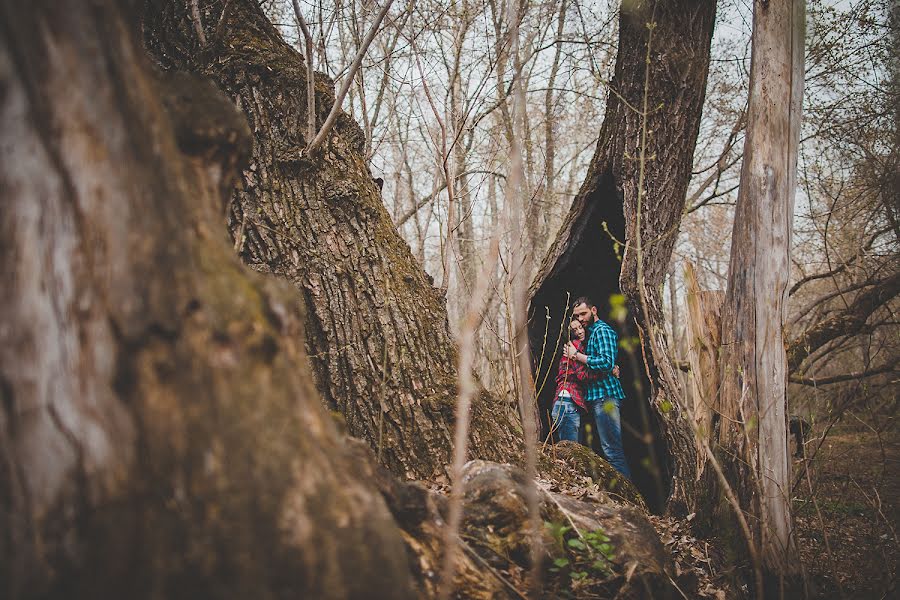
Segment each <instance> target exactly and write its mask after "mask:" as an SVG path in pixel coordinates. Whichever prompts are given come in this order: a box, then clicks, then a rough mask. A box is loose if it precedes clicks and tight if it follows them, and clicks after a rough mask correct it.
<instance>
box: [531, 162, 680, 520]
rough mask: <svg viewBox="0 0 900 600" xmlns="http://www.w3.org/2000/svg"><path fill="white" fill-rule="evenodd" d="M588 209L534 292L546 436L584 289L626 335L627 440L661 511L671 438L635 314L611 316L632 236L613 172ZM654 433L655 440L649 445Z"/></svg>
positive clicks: (535, 357) (639, 482) (636, 473)
mask: <svg viewBox="0 0 900 600" xmlns="http://www.w3.org/2000/svg"><path fill="white" fill-rule="evenodd" d="M581 208H582V210H581V211H580V212H579V214H578V216H577V217H576V218H575V219H574V220H573V221H572V226H571V230H570V233H569V238H568V243H567V244H566V246H565V250H563V251H562V253H561V255H560V257H559V258H558V260H557V261H556V263H555V264H554V265H552V266H551V267H549V269H545V270H542V273H541V275H539V277H538V279H537V280H536V284H535V286H534V287H533V288H532V290H531V294H530V298H531V303H530V306H529V324H528V328H529V329H528V335H529V342H530V344H531V352H532V365H533V368H534V373H535V377H536V385H537V386H538V398H537V401H538V410H539V412H540V414H541V429H542V439H546V438H547V436H548V435H549V433H550V418H549V414H550V410H551V409H552V407H553V401H554V392H555V377H556V372H557V369H558V367H559V360H560V358H561V356H562V347H563V344H564V343H565V342H566V340H567V339H568V338H567V335H568V334H567V327H568V323H569V319H570V317H571V314H572V305H573V304H574V301H575V299H576V298H578V297H579V296H587V297H589V298H591V300H593V302H594V303H595V304H596V305H597V312H598V314H599V316H600V318H601V319H603V320H604V321H606V322H607V323H609V324H610V325H611V326H612V327H613V328H614V329H616V331H617V333H618V334H619V342H620V344H619V345H620V347H619V355H618V359H617V363H618V365H619V369H620V371H621V373H620V379H621V382H622V387H623V389H624V390H625V396H626V399H625V401H624V402H622V406H621V416H622V444H623V446H624V449H625V456H626V458H627V459H628V464H629V466H630V467H631V470H632V477H633V482H634V484H635V486H637V488H638V490H640V492H641V494H642V495H643V496H644V499H645V500H646V502H647V505H648V506H649V507H650V508H651V510H653V511H655V512H660V511H662V509H663V507H664V504H665V501H666V498H667V496H668V481H669V477H668V476H667V469H666V467H665V465H666V464H667V463H668V462H669V461H668V460H667V457H666V445H665V442H664V440H663V439H662V436H661V435H660V430H659V425H658V423H657V421H656V419H655V418H654V417H653V411H652V410H651V409H650V406H649V398H650V396H649V392H650V381H649V379H648V378H647V374H646V371H645V369H644V363H643V358H642V356H641V354H640V344H639V342H637V341H636V337H637V331H636V329H635V325H634V320H633V319H632V318H630V317H626V318H625V319H624V321H622V320H621V317H619V319H618V320H617V319H616V318H615V317H614V316H613V315H612V309H613V306H612V304H611V299H612V298H613V297H614V296H616V295H619V294H621V291H620V288H619V272H620V269H621V265H622V262H621V257H622V252H623V247H622V244H623V241H624V238H625V219H624V216H623V212H622V199H621V195H619V194H617V193H616V191H615V186H614V184H613V181H612V178H611V177H609V176H607V177H603V178H601V179H600V180H599V181H598V183H597V185H596V187H595V188H594V191H593V193H591V194H589V195H588V196H587V197H586V198H585V201H584V202H583V203H581ZM537 282H539V283H537ZM584 422H588V423H590V424H591V425H592V426H593V418H592V417H591V418H587V419H582V428H584ZM591 437H592V439H593V441H594V443H593V447H594V450H595V451H597V452H598V453H600V454H602V452H601V451H600V448H599V444H598V443H597V436H596V435H594V436H591ZM647 440H652V441H651V442H650V443H649V444H648V443H647ZM654 466H655V467H656V468H654ZM658 473H659V475H658Z"/></svg>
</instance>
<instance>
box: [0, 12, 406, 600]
mask: <svg viewBox="0 0 900 600" xmlns="http://www.w3.org/2000/svg"><path fill="white" fill-rule="evenodd" d="M0 22H2V25H0V88H2V89H3V93H2V95H0V204H2V206H3V210H2V211H0V230H2V239H3V251H2V253H0V276H2V279H3V281H4V285H3V286H2V287H0V396H2V403H0V490H3V491H2V493H0V596H2V597H4V598H7V599H10V600H16V599H19V598H91V599H107V598H109V599H112V598H148V599H149V598H170V599H179V598H184V599H188V598H213V597H215V598H262V599H270V598H297V597H308V598H372V597H396V596H398V595H399V596H405V597H412V593H411V591H410V590H411V587H410V572H409V565H408V563H407V559H406V555H405V548H404V545H403V542H402V540H401V537H400V533H399V531H398V530H397V528H396V525H395V524H394V521H393V519H392V517H391V515H390V513H389V512H388V510H387V508H386V506H385V503H384V501H383V499H382V497H381V496H380V495H379V493H378V492H377V491H376V490H375V489H374V488H373V487H372V484H371V483H369V482H368V479H367V478H366V476H365V474H364V471H363V464H362V463H361V462H360V461H359V460H358V459H357V458H354V457H351V456H350V455H349V454H348V452H347V448H346V443H345V442H346V438H345V437H344V436H343V435H342V434H340V433H339V432H338V431H337V429H336V427H335V426H334V422H333V420H332V419H331V418H330V417H329V416H328V415H327V413H326V411H325V410H324V408H323V407H322V405H321V402H320V400H319V398H318V394H317V393H316V391H315V390H314V389H313V387H312V385H311V383H310V377H309V373H310V367H309V364H308V361H307V359H306V356H305V353H304V351H303V348H302V345H301V344H300V343H299V342H300V340H302V339H303V325H302V324H303V314H302V310H301V307H300V306H299V302H298V301H297V292H296V290H295V289H294V288H293V287H291V286H289V285H287V284H283V283H279V282H277V281H274V280H272V279H268V278H264V277H263V276H260V275H258V274H256V273H253V272H251V271H249V270H248V269H246V268H245V267H244V266H243V265H241V264H240V261H239V260H238V258H237V257H236V256H235V255H234V251H233V249H232V246H231V243H230V242H229V241H228V239H227V236H226V232H225V230H224V226H223V216H222V209H223V204H224V200H225V198H226V197H227V195H228V190H230V189H231V186H232V184H233V182H234V179H235V176H236V174H237V169H236V164H237V161H238V159H239V158H241V160H242V161H243V159H244V158H246V156H247V154H248V152H249V145H250V131H249V130H248V128H247V124H246V121H245V120H244V118H243V117H242V116H241V115H240V114H239V113H238V112H237V111H235V109H234V105H233V104H232V103H231V102H230V101H229V100H228V99H227V98H226V97H224V96H223V95H222V94H221V93H220V92H219V91H218V90H216V89H215V87H214V86H212V85H210V84H209V83H208V82H205V81H200V80H197V79H194V78H192V77H190V76H186V75H179V76H175V77H171V78H169V77H164V78H159V80H157V79H156V78H155V77H153V76H151V74H150V71H149V69H148V68H147V65H146V62H145V58H144V52H143V50H142V49H141V48H140V47H138V46H137V45H136V44H135V43H133V41H132V40H131V39H130V35H129V34H130V32H131V31H132V30H133V21H131V23H128V22H127V21H126V20H125V19H123V18H122V16H121V14H120V12H119V9H118V6H117V5H116V4H115V3H113V2H104V1H102V0H97V1H95V2H93V3H90V5H88V4H87V3H83V2H73V1H60V2H54V3H47V2H39V3H26V4H21V3H16V2H9V1H3V2H2V3H0ZM161 94H164V96H163V98H164V102H165V105H166V107H167V108H168V109H169V110H170V113H169V114H166V112H164V108H163V107H164V102H163V101H161V98H160V95H161ZM302 97H303V96H302V94H300V98H302ZM371 548H378V549H379V552H377V553H373V552H371Z"/></svg>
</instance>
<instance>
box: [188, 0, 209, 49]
mask: <svg viewBox="0 0 900 600" xmlns="http://www.w3.org/2000/svg"><path fill="white" fill-rule="evenodd" d="M191 21H193V22H194V31H196V32H197V38H198V39H199V40H200V45H201V46H206V34H205V33H203V21H201V20H200V3H199V0H191Z"/></svg>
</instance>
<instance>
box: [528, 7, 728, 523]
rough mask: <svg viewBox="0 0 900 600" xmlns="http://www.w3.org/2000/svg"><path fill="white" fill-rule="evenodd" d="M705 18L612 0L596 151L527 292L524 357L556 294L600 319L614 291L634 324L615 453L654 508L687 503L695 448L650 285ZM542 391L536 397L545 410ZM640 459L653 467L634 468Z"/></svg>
mask: <svg viewBox="0 0 900 600" xmlns="http://www.w3.org/2000/svg"><path fill="white" fill-rule="evenodd" d="M714 20H715V2H713V1H712V0H702V1H687V0H684V1H678V2H659V3H652V2H634V3H629V4H628V5H627V6H624V5H623V8H622V13H621V16H620V20H619V50H618V55H617V58H616V67H615V75H614V77H613V81H612V82H611V84H610V87H611V91H610V93H609V98H608V100H607V108H606V116H605V118H604V121H603V127H602V129H601V131H600V140H599V142H598V145H597V150H596V152H595V154H594V158H593V160H592V161H591V165H590V168H589V170H588V174H587V177H586V179H585V181H584V183H583V185H582V187H581V189H580V190H579V192H578V195H577V196H576V197H575V201H574V203H573V205H572V209H571V210H570V212H569V215H568V216H567V218H566V220H565V222H564V223H563V226H562V228H561V230H560V232H559V234H558V236H557V239H556V241H555V243H554V245H553V247H552V248H551V250H550V253H549V255H548V256H547V258H546V259H545V261H544V264H543V266H542V268H541V271H540V272H539V273H538V276H537V278H536V280H535V282H534V284H533V285H532V291H531V294H530V296H531V315H532V325H531V328H532V329H531V341H532V348H534V354H535V357H536V359H535V362H536V363H537V362H538V361H537V358H538V357H540V356H541V349H542V348H543V347H544V331H545V326H546V323H547V322H546V321H545V319H544V318H543V317H544V311H545V309H544V307H545V306H546V307H549V311H550V317H551V319H550V334H549V335H548V336H547V337H548V338H549V339H548V345H549V349H548V350H549V352H548V353H549V354H550V355H551V356H552V353H553V349H554V342H555V340H556V337H557V334H558V327H559V326H560V319H561V318H562V313H563V308H564V306H565V304H566V293H567V292H569V293H571V294H572V296H571V299H574V297H575V296H577V295H581V294H588V295H590V296H591V297H592V298H593V299H594V301H595V302H596V303H597V304H598V307H600V309H601V315H602V316H603V313H604V311H603V306H604V305H605V303H606V302H607V301H608V300H609V299H610V298H611V296H613V294H615V293H617V292H618V291H619V289H621V292H622V293H623V294H625V297H626V299H627V305H628V308H629V311H630V315H631V318H630V319H628V322H630V323H634V324H636V326H637V331H638V333H639V335H640V340H641V348H642V350H643V364H642V365H640V366H637V364H636V362H634V361H629V360H628V359H627V358H620V362H621V366H622V369H623V374H622V379H623V384H624V386H625V391H626V395H627V396H628V399H627V400H626V401H625V402H624V403H623V420H624V421H625V422H626V424H627V425H628V426H630V427H631V428H632V430H636V431H637V435H630V436H629V435H625V450H626V454H627V455H628V456H629V461H630V462H631V464H632V466H633V467H636V468H635V469H634V471H635V482H636V483H637V484H638V487H639V488H640V489H641V490H642V492H644V494H645V495H646V496H647V497H648V500H650V504H651V505H652V506H655V507H656V508H660V507H661V506H662V505H663V503H665V502H666V501H667V500H668V506H669V508H671V509H673V510H676V511H683V510H687V509H688V508H689V507H690V506H692V504H693V501H694V496H695V491H694V471H695V452H694V445H693V436H692V434H691V431H690V428H689V426H688V424H687V422H686V420H685V417H684V415H683V414H682V407H681V406H680V402H679V400H680V398H681V392H680V390H679V386H678V382H677V378H676V375H675V372H674V369H673V367H672V365H671V362H670V360H669V358H668V350H667V343H666V339H665V327H664V317H663V314H662V311H661V299H660V288H661V286H662V282H663V278H664V277H665V274H666V270H667V268H668V264H669V258H670V256H671V253H672V248H673V246H674V244H675V239H676V237H677V234H678V228H679V225H680V223H681V215H682V211H683V209H684V201H685V193H686V190H687V184H688V180H689V178H690V170H691V163H692V158H693V150H694V146H695V143H696V139H697V133H698V130H699V126H700V115H701V109H702V106H703V99H704V97H705V93H706V76H707V73H708V67H709V48H710V41H711V39H712V31H713V23H714ZM650 23H653V24H654V26H653V27H652V28H651V27H648V24H650ZM643 114H646V119H645V118H643V116H642V115H643ZM639 191H640V193H639ZM638 231H639V232H640V248H639V247H638ZM622 241H624V242H625V251H624V257H623V258H622V263H621V273H620V259H619V257H620V255H621V245H620V243H621V242H622ZM617 278H618V279H619V284H620V286H621V288H619V286H618V285H617V284H616V279H617ZM620 335H622V337H623V338H627V337H628V335H629V334H628V332H627V331H625V332H620ZM626 343H627V342H626ZM620 357H621V353H620ZM554 366H555V361H554V360H548V359H545V360H544V364H543V365H540V366H539V368H540V370H541V372H542V373H545V372H546V371H545V369H547V368H551V369H552V368H553V367H554ZM551 387H552V386H549V385H548V386H545V388H544V390H545V392H544V395H542V402H544V403H545V404H544V408H545V409H546V406H547V404H548V403H549V401H550V398H548V397H547V394H548V393H549V394H550V395H552V391H553V390H552V389H550V388H551ZM648 388H649V389H648ZM547 390H549V392H548V391H547ZM646 434H650V435H652V436H654V437H655V440H654V442H653V443H652V447H650V445H648V444H647V443H646V442H645V441H643V440H642V438H643V437H644V436H645V435H646ZM644 458H649V459H650V462H651V464H653V463H655V464H656V467H655V468H654V467H651V468H649V469H646V468H642V467H641V463H642V462H644V461H643V459H644Z"/></svg>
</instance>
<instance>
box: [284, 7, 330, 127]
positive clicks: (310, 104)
mask: <svg viewBox="0 0 900 600" xmlns="http://www.w3.org/2000/svg"><path fill="white" fill-rule="evenodd" d="M294 16H295V17H296V18H297V25H299V26H300V32H301V33H302V34H303V40H304V42H305V43H306V115H307V124H306V139H307V140H312V139H313V138H314V137H315V135H316V78H315V71H313V39H312V35H311V34H310V33H309V27H308V26H307V25H306V19H304V18H303V13H301V12H300V3H299V2H298V1H297V0H294ZM335 105H336V106H339V105H340V103H339V102H337V101H335Z"/></svg>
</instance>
